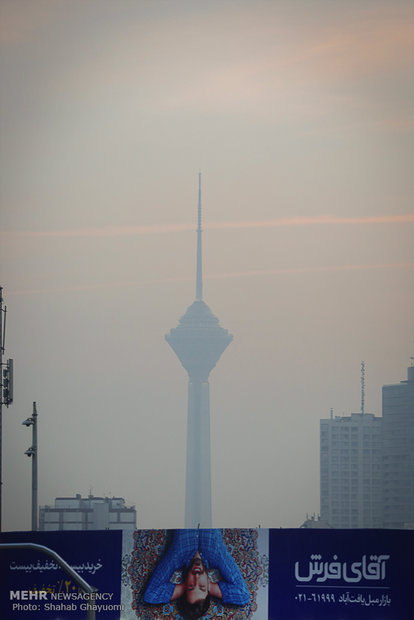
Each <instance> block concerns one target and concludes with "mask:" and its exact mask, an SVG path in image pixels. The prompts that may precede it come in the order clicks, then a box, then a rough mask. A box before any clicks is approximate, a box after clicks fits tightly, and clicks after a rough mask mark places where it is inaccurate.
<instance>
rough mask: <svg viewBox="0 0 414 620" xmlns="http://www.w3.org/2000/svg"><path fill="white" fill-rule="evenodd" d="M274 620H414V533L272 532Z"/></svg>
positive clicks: (271, 602) (271, 603) (271, 605)
mask: <svg viewBox="0 0 414 620" xmlns="http://www.w3.org/2000/svg"><path fill="white" fill-rule="evenodd" d="M269 559H270V565H269V620H286V619H289V620H325V619H326V620H328V619H329V620H412V619H413V618H414V597H413V594H412V592H413V585H414V532H413V531H408V530H407V531H405V530H398V531H396V530H318V529H309V530H306V529H301V530H270V532H269Z"/></svg>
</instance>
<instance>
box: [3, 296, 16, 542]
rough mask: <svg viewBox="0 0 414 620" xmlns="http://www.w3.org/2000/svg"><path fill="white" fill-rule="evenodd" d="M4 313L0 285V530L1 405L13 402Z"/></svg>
mask: <svg viewBox="0 0 414 620" xmlns="http://www.w3.org/2000/svg"><path fill="white" fill-rule="evenodd" d="M6 314H7V308H6V306H4V308H3V287H1V286H0V532H1V531H2V524H1V516H2V491H3V468H2V463H3V405H6V407H8V406H9V405H10V404H11V403H12V402H13V360H11V359H9V360H7V362H6V363H3V354H4V351H5V343H6Z"/></svg>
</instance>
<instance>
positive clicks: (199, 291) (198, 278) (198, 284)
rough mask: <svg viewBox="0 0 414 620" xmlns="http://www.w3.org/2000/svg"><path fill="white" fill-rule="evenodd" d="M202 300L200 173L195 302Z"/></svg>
mask: <svg viewBox="0 0 414 620" xmlns="http://www.w3.org/2000/svg"><path fill="white" fill-rule="evenodd" d="M202 299H203V270H202V262H201V172H199V173H198V224H197V275H196V300H197V301H202Z"/></svg>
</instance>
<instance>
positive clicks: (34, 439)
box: [32, 403, 37, 532]
mask: <svg viewBox="0 0 414 620" xmlns="http://www.w3.org/2000/svg"><path fill="white" fill-rule="evenodd" d="M32 417H33V425H32V448H33V455H32V459H33V460H32V530H33V531H34V532H36V530H37V410H36V403H33V416H32Z"/></svg>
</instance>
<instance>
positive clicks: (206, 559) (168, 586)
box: [144, 529, 249, 605]
mask: <svg viewBox="0 0 414 620" xmlns="http://www.w3.org/2000/svg"><path fill="white" fill-rule="evenodd" d="M197 551H198V552H199V554H200V556H201V560H202V562H203V564H204V566H205V567H206V568H207V569H208V568H218V569H219V571H220V573H221V580H220V581H219V582H218V585H219V587H220V590H221V593H222V602H223V603H231V604H233V605H246V603H247V602H248V601H249V591H248V589H247V587H246V584H245V583H244V580H243V577H242V575H241V572H240V569H239V567H238V566H237V564H236V562H235V561H234V559H233V557H232V555H231V554H230V553H229V551H228V550H227V548H226V546H225V544H224V543H223V538H222V536H221V532H220V530H202V529H198V530H174V535H173V540H172V543H171V545H170V546H169V548H168V549H167V551H166V553H165V555H164V556H163V557H162V558H161V560H160V562H159V564H158V566H157V567H156V569H155V571H154V573H153V574H152V577H151V579H150V582H149V584H148V586H147V589H146V591H145V594H144V601H145V602H146V603H169V602H170V601H171V597H172V595H173V592H174V587H175V584H174V583H171V581H170V579H171V577H172V575H173V573H174V571H176V570H178V569H181V568H184V567H186V568H189V566H190V564H191V560H192V559H193V557H194V555H195V554H196V552H197Z"/></svg>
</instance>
